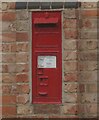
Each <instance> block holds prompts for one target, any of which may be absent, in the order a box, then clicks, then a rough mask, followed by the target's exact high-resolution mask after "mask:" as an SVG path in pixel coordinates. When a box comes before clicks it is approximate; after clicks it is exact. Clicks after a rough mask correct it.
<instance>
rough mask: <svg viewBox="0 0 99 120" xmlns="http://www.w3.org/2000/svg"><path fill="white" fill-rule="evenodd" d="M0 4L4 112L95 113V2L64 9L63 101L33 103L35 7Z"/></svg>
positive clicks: (71, 115)
mask: <svg viewBox="0 0 99 120" xmlns="http://www.w3.org/2000/svg"><path fill="white" fill-rule="evenodd" d="M1 9H2V12H1V13H0V16H1V19H0V21H2V34H1V35H0V41H1V42H2V43H1V42H0V50H1V52H2V61H1V63H0V65H1V67H2V69H1V70H0V74H1V75H2V96H1V97H2V117H6V118H9V117H29V118H31V117H32V118H34V117H39V118H41V117H44V118H53V117H58V118H78V117H97V16H98V14H97V3H81V7H79V8H76V9H75V8H73V9H70V8H66V9H64V10H63V11H62V14H63V23H62V24H63V26H62V27H63V40H62V43H63V55H62V56H63V61H62V62H63V80H62V81H63V83H62V84H63V85H62V104H61V105H54V104H52V105H49V104H32V103H31V90H32V88H31V66H30V59H31V58H30V54H31V46H30V45H31V39H32V38H31V34H30V33H31V12H30V10H26V9H17V10H16V9H15V3H6V2H5V3H2V8H1ZM0 86H1V84H0ZM1 97H0V98H1ZM0 109H1V108H0Z"/></svg>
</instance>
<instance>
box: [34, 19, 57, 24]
mask: <svg viewBox="0 0 99 120" xmlns="http://www.w3.org/2000/svg"><path fill="white" fill-rule="evenodd" d="M46 23H53V24H55V23H58V18H34V24H46Z"/></svg>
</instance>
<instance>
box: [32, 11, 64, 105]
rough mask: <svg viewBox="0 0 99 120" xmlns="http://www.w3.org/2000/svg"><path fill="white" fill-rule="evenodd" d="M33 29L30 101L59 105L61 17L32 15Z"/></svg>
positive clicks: (56, 13)
mask: <svg viewBox="0 0 99 120" xmlns="http://www.w3.org/2000/svg"><path fill="white" fill-rule="evenodd" d="M46 14H47V16H49V17H47V18H46ZM38 16H39V17H38ZM40 16H41V17H40ZM43 17H44V18H43ZM32 27H33V32H32V38H33V39H32V80H33V81H32V86H33V87H32V93H33V97H32V98H33V99H32V101H33V103H61V97H62V50H61V13H60V12H47V13H46V12H35V13H33V14H32Z"/></svg>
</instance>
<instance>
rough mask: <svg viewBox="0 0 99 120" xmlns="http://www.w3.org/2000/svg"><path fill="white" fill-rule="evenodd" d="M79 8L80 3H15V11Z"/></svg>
mask: <svg viewBox="0 0 99 120" xmlns="http://www.w3.org/2000/svg"><path fill="white" fill-rule="evenodd" d="M80 6H81V3H80V2H16V9H63V8H79V7H80Z"/></svg>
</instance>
